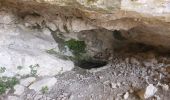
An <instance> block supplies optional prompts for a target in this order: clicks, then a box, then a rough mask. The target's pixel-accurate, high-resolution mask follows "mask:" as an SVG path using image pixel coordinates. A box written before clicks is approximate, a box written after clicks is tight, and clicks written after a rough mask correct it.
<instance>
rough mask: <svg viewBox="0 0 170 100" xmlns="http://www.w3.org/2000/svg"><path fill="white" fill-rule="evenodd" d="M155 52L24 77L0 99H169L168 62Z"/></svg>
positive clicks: (166, 58) (117, 57) (167, 58)
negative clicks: (52, 74) (85, 66)
mask: <svg viewBox="0 0 170 100" xmlns="http://www.w3.org/2000/svg"><path fill="white" fill-rule="evenodd" d="M169 61H170V58H169V57H167V56H160V55H159V56H158V55H156V54H154V53H150V52H149V53H138V54H135V55H134V54H133V55H131V54H130V55H127V56H121V55H117V56H115V57H113V58H112V59H110V63H109V64H108V65H106V66H103V67H101V68H95V69H90V70H87V69H86V70H85V69H81V68H79V67H75V68H74V69H73V70H72V71H67V72H65V73H62V74H59V75H56V76H53V77H27V78H23V79H22V80H20V84H18V85H16V86H14V90H15V91H14V92H8V93H7V94H4V95H2V96H1V99H2V100H140V99H142V100H143V99H147V100H169V99H168V98H169V97H170V94H169V92H170V91H169V85H170V84H169V70H170V67H169V63H170V62H169Z"/></svg>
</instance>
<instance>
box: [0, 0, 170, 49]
mask: <svg viewBox="0 0 170 100" xmlns="http://www.w3.org/2000/svg"><path fill="white" fill-rule="evenodd" d="M0 4H1V8H2V9H6V8H8V10H9V11H11V12H13V13H14V14H16V15H18V17H19V18H21V19H23V20H24V21H25V22H27V25H28V26H29V25H30V26H32V25H33V26H37V25H38V26H40V27H42V25H43V24H42V23H43V22H44V21H51V22H52V23H53V24H54V25H55V26H56V28H57V29H58V30H59V31H60V32H64V33H70V32H80V31H84V30H91V29H107V30H110V31H114V30H122V31H123V32H122V33H121V35H122V36H123V37H125V38H126V39H127V40H128V41H130V42H132V43H143V44H147V45H151V46H155V47H158V48H161V49H169V48H170V45H169V44H168V43H169V42H170V39H169V37H170V35H169V32H170V28H169V26H170V24H169V21H170V14H169V12H170V2H169V1H168V0H150V1H148V0H69V1H68V0H27V1H25V0H5V1H4V0H1V2H0ZM18 5H20V6H18ZM30 17H33V18H31V21H30V20H29V19H30ZM3 19H8V18H4V17H3ZM33 19H34V20H33ZM0 22H1V21H0ZM6 23H8V22H6ZM52 27H53V26H52ZM53 29H54V27H53ZM105 38H108V37H105Z"/></svg>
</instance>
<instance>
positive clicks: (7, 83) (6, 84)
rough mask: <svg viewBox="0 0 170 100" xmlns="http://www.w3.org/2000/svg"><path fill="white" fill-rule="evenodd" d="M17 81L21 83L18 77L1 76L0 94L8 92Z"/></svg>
mask: <svg viewBox="0 0 170 100" xmlns="http://www.w3.org/2000/svg"><path fill="white" fill-rule="evenodd" d="M17 83H19V81H18V79H17V78H15V77H13V78H9V77H1V78H0V94H3V93H4V92H6V90H7V89H11V88H13V87H14V86H15V85H16V84H17Z"/></svg>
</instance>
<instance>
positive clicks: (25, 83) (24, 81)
mask: <svg viewBox="0 0 170 100" xmlns="http://www.w3.org/2000/svg"><path fill="white" fill-rule="evenodd" d="M35 80H36V78H35V77H28V78H26V79H22V80H20V84H21V85H23V86H26V87H27V86H29V85H30V84H31V83H33V82H34V81H35Z"/></svg>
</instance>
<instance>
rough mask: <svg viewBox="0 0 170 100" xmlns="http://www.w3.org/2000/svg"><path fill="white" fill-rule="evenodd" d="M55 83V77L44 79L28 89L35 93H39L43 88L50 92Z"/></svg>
mask: <svg viewBox="0 0 170 100" xmlns="http://www.w3.org/2000/svg"><path fill="white" fill-rule="evenodd" d="M56 82H57V79H56V78H55V77H51V78H44V79H42V80H39V81H37V82H35V83H33V84H32V85H31V86H29V89H33V90H35V91H37V92H40V91H41V89H42V88H43V87H48V89H49V90H50V89H51V88H52V86H54V84H55V83H56Z"/></svg>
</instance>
